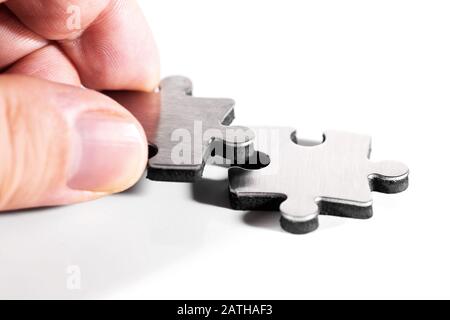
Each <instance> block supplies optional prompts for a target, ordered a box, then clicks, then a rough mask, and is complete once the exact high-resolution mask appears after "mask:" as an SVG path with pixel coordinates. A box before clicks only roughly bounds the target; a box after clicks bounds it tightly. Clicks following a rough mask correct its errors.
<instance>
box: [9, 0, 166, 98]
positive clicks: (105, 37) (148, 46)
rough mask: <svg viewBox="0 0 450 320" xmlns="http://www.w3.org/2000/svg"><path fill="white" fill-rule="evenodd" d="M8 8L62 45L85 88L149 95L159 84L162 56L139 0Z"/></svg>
mask: <svg viewBox="0 0 450 320" xmlns="http://www.w3.org/2000/svg"><path fill="white" fill-rule="evenodd" d="M0 2H4V1H2V0H0ZM5 4H6V6H7V7H8V8H9V9H10V10H11V11H12V12H13V13H14V14H15V15H16V16H17V17H18V18H19V19H20V21H21V22H22V23H23V24H24V25H26V26H27V27H28V28H29V29H30V30H32V31H33V32H35V33H37V34H39V35H41V36H42V37H44V38H46V39H49V40H55V41H57V42H58V43H59V45H60V47H61V48H62V50H63V51H64V52H65V53H66V54H67V56H68V57H69V58H70V60H71V61H72V63H73V64H74V65H75V67H76V69H77V70H78V72H79V75H80V78H81V81H82V83H83V85H84V86H86V87H88V88H91V89H96V90H146V91H148V90H152V89H154V88H155V87H156V86H157V85H158V82H159V56H158V52H157V49H156V45H155V42H154V39H153V36H152V34H151V31H150V28H149V27H148V24H147V22H146V20H145V17H144V15H143V13H142V11H141V10H140V8H139V6H138V4H137V2H136V1H135V0H96V1H90V0H70V1H68V0H7V1H6V2H5Z"/></svg>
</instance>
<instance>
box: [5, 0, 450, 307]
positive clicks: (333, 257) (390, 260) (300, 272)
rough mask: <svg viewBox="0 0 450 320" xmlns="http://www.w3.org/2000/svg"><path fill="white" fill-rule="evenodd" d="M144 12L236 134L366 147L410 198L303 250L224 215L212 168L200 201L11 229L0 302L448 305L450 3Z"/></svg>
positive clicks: (66, 214)
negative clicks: (241, 128)
mask: <svg viewBox="0 0 450 320" xmlns="http://www.w3.org/2000/svg"><path fill="white" fill-rule="evenodd" d="M140 2H141V4H142V6H143V8H144V10H145V13H146V15H147V16H148V18H149V21H150V24H151V26H152V28H153V30H154V33H155V37H156V39H157V42H158V44H159V47H160V51H161V57H162V67H163V75H164V76H166V75H171V74H183V75H187V76H189V77H190V78H191V79H192V80H193V81H194V85H195V94H196V95H198V96H212V97H216V96H217V97H230V98H234V99H235V100H236V102H237V104H236V114H237V119H236V123H237V124H243V125H288V126H294V127H297V128H298V129H299V132H300V133H305V134H307V135H310V134H317V132H321V131H323V130H326V129H340V130H345V131H354V132H357V133H364V134H369V135H371V136H372V137H373V154H372V158H373V159H377V160H384V159H394V160H401V161H403V162H405V163H407V164H408V165H409V167H410V170H411V177H410V178H411V179H410V180H411V184H410V189H409V190H408V191H407V192H405V193H403V194H399V195H393V196H387V195H382V194H374V217H373V219H371V220H367V221H359V220H351V219H342V218H335V217H321V218H320V223H321V227H320V228H319V230H317V231H316V232H314V233H312V234H309V235H305V236H295V235H291V234H287V233H284V232H282V231H281V229H280V227H279V225H278V218H279V214H277V213H268V214H255V213H244V212H236V211H232V210H230V209H228V208H227V193H226V188H227V184H226V180H223V179H221V177H222V178H225V176H226V172H217V171H220V170H218V169H216V170H215V169H213V168H207V172H206V175H207V177H210V178H211V177H214V179H215V180H205V181H203V182H200V183H198V184H196V185H195V186H192V185H189V184H169V183H156V182H150V181H146V180H143V181H142V182H141V183H140V184H139V185H138V186H136V187H135V188H134V189H133V190H131V191H129V192H127V193H124V194H121V195H117V196H113V197H109V198H107V199H102V200H98V201H95V202H91V203H86V204H81V205H76V206H72V207H65V208H57V209H46V210H37V211H36V210H35V211H29V212H24V213H17V214H13V215H3V216H1V217H0V244H1V245H0V271H1V272H0V297H2V298H51V297H56V298H180V299H188V298H194V299H196V298H201V299H203V298H210V299H215V298H220V299H222V298H235V299H240V298H245V299H247V298H248V299H257V298H262V299H269V298H270V299H272V298H288V299H290V298H294V299H300V298H450V289H449V288H450V256H449V246H450V231H449V229H450V212H449V208H448V204H447V202H448V189H449V187H448V183H447V181H448V179H449V173H448V164H449V163H450V161H449V160H450V159H449V158H450V157H449V151H448V145H449V143H448V136H449V135H448V132H447V128H448V122H449V116H448V110H449V105H450V94H449V93H450V91H449V86H450V19H449V16H450V3H449V2H448V1H412V0H408V1H393V0H389V1H293V0H290V1H288V0H277V1H263V0H246V1H242V0H227V1H217V0H190V1H185V0H179V1H175V0H159V1H140ZM131 18H132V17H130V19H131ZM69 266H78V267H79V268H80V270H81V290H69V289H68V288H67V286H66V282H67V280H68V277H69V276H68V274H67V268H68V267H69ZM69 279H70V277H69Z"/></svg>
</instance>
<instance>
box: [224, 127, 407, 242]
mask: <svg viewBox="0 0 450 320" xmlns="http://www.w3.org/2000/svg"><path fill="white" fill-rule="evenodd" d="M260 130H261V129H259V131H260ZM262 130H268V129H267V128H266V129H262ZM272 130H273V129H272ZM278 130H279V134H278V139H279V143H278V147H275V148H278V149H279V150H273V149H274V148H273V146H272V148H271V146H270V144H268V143H267V141H264V142H263V143H261V141H259V139H258V137H259V134H260V132H258V129H257V128H255V129H254V131H255V132H257V140H256V144H255V149H256V150H258V151H261V152H263V153H266V154H270V155H276V157H275V158H274V157H272V158H271V163H270V164H269V166H267V167H265V168H263V169H260V170H247V169H242V168H237V167H235V168H231V169H230V171H229V180H230V199H231V205H232V207H233V208H235V209H238V210H265V209H268V210H273V209H274V208H275V207H276V206H279V210H280V211H281V214H282V218H281V226H282V227H283V228H284V229H285V230H286V231H288V232H291V233H297V234H303V233H308V232H311V231H314V230H315V229H317V227H318V225H319V222H318V216H319V214H326V215H337V216H342V217H351V218H359V219H367V218H370V217H372V214H373V213H372V197H371V191H378V192H383V193H398V192H401V191H404V190H406V189H407V187H408V173H409V171H408V168H407V167H406V166H404V165H403V164H401V163H398V162H393V161H383V162H371V161H370V160H369V154H370V147H371V141H370V138H369V137H367V136H362V135H355V134H351V133H345V132H336V131H329V132H326V133H325V135H324V137H325V139H324V141H323V143H322V144H320V145H317V146H312V147H311V146H301V145H297V144H296V143H295V142H296V140H295V136H296V135H295V130H294V129H291V128H278ZM280 154H282V155H283V156H282V157H281V156H280ZM287 155H290V156H287Z"/></svg>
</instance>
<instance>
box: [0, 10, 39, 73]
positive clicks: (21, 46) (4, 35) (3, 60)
mask: <svg viewBox="0 0 450 320" xmlns="http://www.w3.org/2000/svg"><path fill="white" fill-rule="evenodd" d="M46 45H47V40H45V39H44V38H42V37H40V36H38V35H37V34H36V33H34V32H32V31H30V30H29V29H28V28H27V27H25V26H24V25H23V24H22V23H21V22H20V21H19V20H18V19H17V18H16V17H15V16H14V15H13V14H12V13H11V12H10V11H9V10H8V9H7V8H6V7H5V6H4V5H0V48H2V50H0V69H2V68H5V67H7V66H9V65H11V64H12V63H14V62H16V61H17V60H19V59H21V58H23V57H25V56H26V55H28V54H30V53H31V52H34V51H36V50H38V49H40V48H42V47H44V46H46Z"/></svg>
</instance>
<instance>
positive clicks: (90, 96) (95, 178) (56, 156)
mask: <svg viewBox="0 0 450 320" xmlns="http://www.w3.org/2000/svg"><path fill="white" fill-rule="evenodd" d="M24 91H26V92H27V94H26V95H24V94H23V92H24ZM146 159H147V143H146V139H145V135H144V132H143V129H142V127H141V125H140V124H139V123H138V122H137V121H136V120H135V118H134V117H133V116H132V115H131V114H130V113H129V112H128V111H126V110H125V109H124V108H122V107H121V106H120V105H118V104H116V103H115V102H114V101H112V100H111V99H109V98H107V97H106V96H103V95H101V94H99V93H97V92H94V91H91V90H86V89H82V88H76V87H72V86H66V85H61V84H55V83H53V82H48V81H44V80H39V79H35V78H31V77H24V76H18V75H3V76H0V210H14V209H21V208H29V207H37V206H50V205H62V204H70V203H74V202H80V201H85V200H90V199H95V198H98V197H100V196H103V195H106V194H110V193H114V192H120V191H122V190H125V189H127V188H129V187H130V186H132V185H133V184H134V183H135V182H136V181H137V180H138V179H139V178H140V176H141V175H142V173H143V171H144V169H145V166H146V162H147V161H146Z"/></svg>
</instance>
